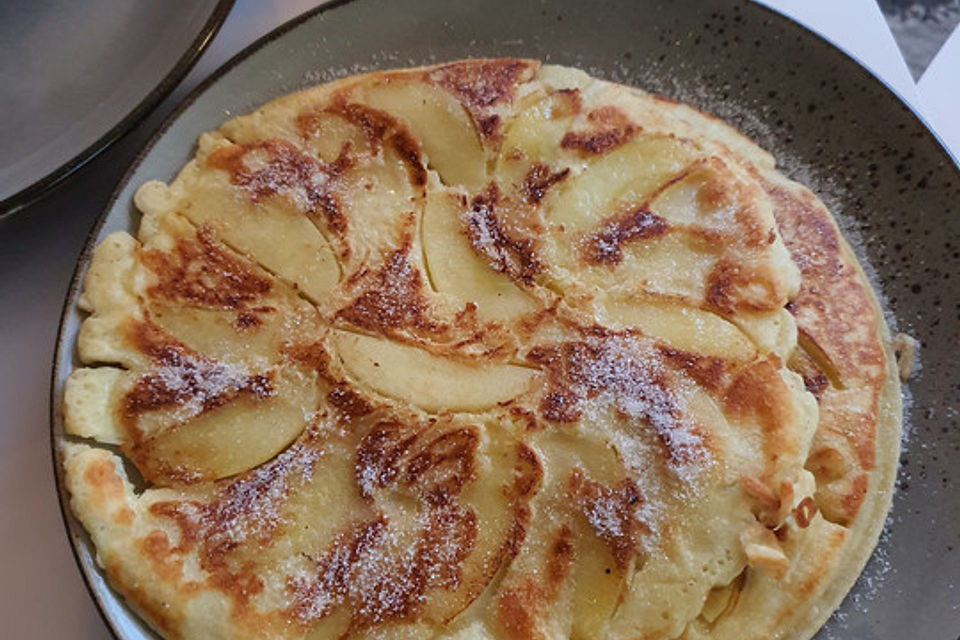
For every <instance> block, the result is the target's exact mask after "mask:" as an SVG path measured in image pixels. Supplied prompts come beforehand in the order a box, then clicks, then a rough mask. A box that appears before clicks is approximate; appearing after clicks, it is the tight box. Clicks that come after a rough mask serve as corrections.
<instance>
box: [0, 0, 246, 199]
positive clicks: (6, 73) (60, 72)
mask: <svg viewBox="0 0 960 640" xmlns="http://www.w3.org/2000/svg"><path fill="white" fill-rule="evenodd" d="M232 6H233V0H137V1H136V2H129V1H128V0H85V1H84V2H76V1H75V0H4V2H2V3H0V82H2V84H3V93H2V94H0V114H2V118H0V140H3V144H2V145H0V217H3V216H4V215H6V214H8V213H12V212H13V211H16V210H17V209H20V208H22V207H24V206H26V205H28V204H30V202H32V201H33V200H35V199H36V198H38V197H40V196H41V195H43V194H44V193H46V192H47V191H48V190H49V189H50V188H51V187H53V186H54V185H56V184H57V183H59V182H60V181H61V180H63V179H64V178H65V177H67V176H68V175H70V174H71V173H73V172H74V171H75V170H77V169H79V168H80V167H81V166H83V164H85V163H86V162H87V161H89V160H90V159H91V158H93V157H94V156H96V155H97V154H98V153H100V152H101V151H103V150H104V149H105V148H107V147H108V146H109V145H110V144H111V143H112V142H113V141H115V140H117V139H118V138H119V137H120V136H122V135H123V134H124V133H126V132H127V131H129V130H130V129H131V128H132V127H133V126H134V125H135V124H137V123H138V122H140V120H141V119H142V118H143V117H145V116H146V115H147V114H148V113H149V112H150V110H151V109H153V107H155V106H156V105H157V103H159V102H160V100H162V99H163V98H164V97H165V96H166V95H167V94H168V93H170V91H172V90H173V88H174V87H175V86H177V83H178V82H180V80H181V79H183V76H185V75H186V73H187V72H188V71H189V70H190V69H191V68H192V67H193V64H194V62H196V61H197V59H198V58H199V57H200V54H201V53H203V51H204V49H205V48H206V46H207V44H208V43H209V42H210V40H211V39H212V38H213V35H214V34H215V33H216V32H217V29H219V28H220V25H221V24H223V21H224V19H225V18H226V17H227V14H228V13H229V12H230V7H232Z"/></svg>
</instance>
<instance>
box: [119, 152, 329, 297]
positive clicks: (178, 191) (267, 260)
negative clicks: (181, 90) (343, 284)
mask: <svg viewBox="0 0 960 640" xmlns="http://www.w3.org/2000/svg"><path fill="white" fill-rule="evenodd" d="M227 146H230V143H229V142H227V141H226V140H224V139H222V138H219V139H217V138H215V137H214V136H212V135H210V134H205V135H204V136H202V137H201V141H200V152H199V154H198V159H197V160H193V161H191V162H190V163H189V164H187V166H186V167H184V169H183V171H181V172H180V175H179V176H178V177H177V179H176V180H175V181H174V182H173V183H172V184H171V185H170V186H169V187H167V185H164V184H163V183H161V182H156V181H151V182H147V183H146V184H144V185H143V186H142V187H140V189H139V190H138V191H137V194H136V196H135V202H136V205H137V207H138V208H139V209H140V210H141V211H143V212H144V213H145V214H148V215H151V214H160V213H163V212H169V211H179V212H180V213H182V214H183V215H184V216H186V217H187V218H188V219H189V220H190V221H191V222H193V223H194V224H196V225H198V226H199V225H208V226H210V227H212V228H213V229H214V231H215V232H216V233H217V236H218V237H219V238H221V239H222V240H223V241H224V242H226V243H227V244H228V245H230V246H231V247H233V248H234V249H236V250H237V251H240V252H241V253H245V254H248V255H250V256H251V257H252V258H253V259H254V260H256V261H257V262H259V263H260V264H261V265H263V266H264V267H265V268H266V269H267V270H268V271H271V272H273V273H275V274H277V275H278V276H280V277H281V278H283V279H285V280H287V281H289V282H292V283H294V284H295V285H296V286H297V287H298V288H300V289H301V290H302V291H303V292H304V293H305V294H306V295H307V296H308V297H310V298H311V299H312V300H314V301H319V300H322V299H323V297H324V296H325V295H326V294H327V292H329V291H330V289H332V288H333V287H334V286H335V285H336V284H337V282H338V281H339V279H340V267H339V265H338V263H337V258H336V256H335V255H334V253H333V251H332V249H331V247H330V244H329V243H328V242H327V240H326V238H324V236H323V235H322V234H321V233H320V231H319V230H318V229H317V227H316V226H314V224H313V223H312V222H311V221H310V220H309V219H308V218H307V217H306V216H305V215H303V213H302V212H300V211H297V210H296V208H295V207H294V205H293V204H291V203H290V202H288V201H287V200H286V199H285V198H277V197H271V198H264V199H262V200H259V201H257V202H254V201H253V200H251V198H249V197H247V194H246V193H244V192H243V191H242V190H241V189H239V188H237V187H236V186H234V185H232V184H231V183H230V176H229V174H228V173H226V172H224V171H219V170H217V169H213V168H210V167H207V166H206V164H205V158H206V157H207V156H208V155H209V154H210V153H212V152H213V151H215V150H216V149H220V148H224V147H227Z"/></svg>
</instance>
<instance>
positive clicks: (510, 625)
mask: <svg viewBox="0 0 960 640" xmlns="http://www.w3.org/2000/svg"><path fill="white" fill-rule="evenodd" d="M543 600H544V595H543V592H542V590H541V588H540V587H539V586H538V585H537V584H536V582H534V580H533V578H529V577H528V578H527V579H526V580H524V581H523V582H522V583H521V584H519V585H516V586H513V587H509V588H506V589H503V590H502V591H501V592H500V595H499V597H498V598H497V621H498V622H499V623H500V625H501V626H502V627H503V629H504V631H506V634H507V637H508V638H510V639H511V640H535V639H537V638H540V634H539V633H537V621H538V619H539V616H540V609H541V608H542V607H543V604H544V603H543Z"/></svg>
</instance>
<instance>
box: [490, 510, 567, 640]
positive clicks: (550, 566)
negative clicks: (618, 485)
mask: <svg viewBox="0 0 960 640" xmlns="http://www.w3.org/2000/svg"><path fill="white" fill-rule="evenodd" d="M575 551H576V549H575V547H574V538H573V531H572V530H571V529H570V527H569V526H568V525H566V524H565V525H563V526H561V527H560V529H558V530H557V531H556V533H554V534H553V535H552V536H551V539H550V542H549V545H548V546H547V548H546V550H545V551H544V553H545V558H544V559H543V562H544V567H543V571H542V573H536V574H528V575H524V576H521V577H520V578H519V579H516V580H515V581H514V582H513V584H510V585H507V586H504V587H502V588H501V590H500V593H499V595H498V597H497V611H496V615H497V622H499V623H500V626H501V627H502V628H503V630H504V631H505V632H506V636H507V637H508V638H511V639H513V640H532V639H535V638H543V637H544V636H543V634H542V633H541V631H540V627H541V623H542V622H543V620H542V619H543V616H544V615H545V613H546V612H545V609H546V608H547V607H548V606H549V605H550V603H551V602H552V601H553V600H555V599H556V597H557V595H558V594H559V593H560V590H561V588H562V587H563V584H564V582H565V581H566V579H567V576H568V575H569V573H570V567H571V565H572V563H573V560H574V554H575Z"/></svg>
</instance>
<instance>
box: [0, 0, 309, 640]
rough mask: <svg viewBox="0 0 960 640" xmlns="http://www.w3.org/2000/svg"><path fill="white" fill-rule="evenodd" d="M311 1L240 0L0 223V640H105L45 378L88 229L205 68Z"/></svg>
mask: <svg viewBox="0 0 960 640" xmlns="http://www.w3.org/2000/svg"><path fill="white" fill-rule="evenodd" d="M316 4H319V3H318V1H317V0H237V2H236V4H235V6H234V7H233V10H232V11H231V13H230V15H229V17H228V18H227V20H226V22H225V23H224V25H223V27H222V29H221V31H220V33H219V34H218V35H217V37H216V38H215V39H214V41H213V43H212V44H211V45H210V48H209V49H208V50H207V51H206V52H205V53H204V54H203V56H202V58H201V59H200V61H199V62H198V63H197V66H196V67H195V68H194V69H193V71H192V72H191V73H190V74H189V75H188V76H187V77H186V78H185V79H184V81H183V82H182V83H181V84H180V86H178V87H177V89H176V90H175V91H174V92H173V93H172V94H171V95H170V96H168V97H167V99H166V100H164V101H163V102H162V103H161V104H160V106H159V107H158V108H157V109H156V110H155V111H154V112H153V113H152V114H151V115H150V116H149V117H148V118H147V119H146V120H145V121H144V122H142V123H141V124H140V125H139V126H137V127H136V128H135V129H134V130H133V131H132V132H130V133H129V134H127V136H125V137H124V138H123V139H122V140H121V141H120V142H119V143H117V144H116V145H115V146H113V147H111V148H110V149H109V150H107V151H106V152H104V153H103V154H102V155H100V156H99V157H98V158H96V159H95V160H94V161H92V162H90V163H89V164H88V165H87V166H86V167H84V168H83V169H81V170H80V171H78V172H77V173H75V174H74V175H73V176H71V177H70V178H68V179H67V180H66V181H65V182H63V183H62V184H61V185H59V186H58V187H57V188H56V189H55V190H54V192H52V193H50V194H49V195H48V196H47V197H45V198H43V199H42V200H40V201H38V202H36V203H34V204H33V205H31V206H30V207H28V208H26V209H24V210H22V211H20V212H18V213H16V214H14V215H12V216H9V217H8V218H6V219H3V220H0V305H2V306H0V309H2V315H0V407H2V408H3V416H4V418H3V420H2V422H0V507H2V509H3V513H4V515H3V516H2V517H0V637H3V638H11V639H13V638H15V639H17V640H23V639H28V638H29V639H32V638H70V639H75V640H83V639H88V638H89V639H93V638H97V639H104V638H109V637H110V633H109V631H108V630H107V628H106V627H105V626H104V624H103V622H102V621H101V619H100V616H99V615H98V613H97V610H96V608H95V607H94V604H93V601H92V600H91V599H90V596H89V595H88V594H87V590H86V588H85V587H84V584H83V581H82V579H81V577H80V573H79V571H78V570H77V568H76V564H75V563H74V560H73V556H72V554H71V551H70V545H69V542H68V540H67V536H66V534H65V532H64V528H63V523H62V521H61V518H60V512H59V508H58V506H57V496H56V489H55V487H54V480H53V473H52V467H51V465H52V463H51V457H50V439H49V419H48V415H49V412H48V411H49V379H50V366H51V361H52V358H53V349H54V343H55V340H56V335H57V324H58V322H59V317H60V308H61V307H62V305H63V300H64V296H65V295H66V292H67V287H68V286H69V283H70V276H71V274H72V272H73V268H74V265H75V264H76V261H77V257H78V256H79V255H80V252H81V250H82V249H83V243H84V240H85V239H86V236H87V232H88V230H89V229H90V227H91V226H92V225H93V222H94V220H95V219H96V217H97V215H98V214H99V213H100V212H101V211H102V210H103V208H104V206H105V205H106V203H107V201H108V199H109V197H110V194H111V192H112V191H113V189H114V187H115V186H116V184H117V182H118V181H119V180H120V178H121V177H122V176H123V174H124V173H125V172H126V170H127V168H128V167H129V166H130V164H131V162H132V161H133V159H134V158H135V157H136V155H137V153H138V151H139V150H140V149H141V148H142V147H143V145H144V144H145V143H146V141H147V140H148V139H149V138H150V136H151V134H152V133H153V132H154V131H155V130H156V128H157V127H158V126H159V124H160V123H161V122H162V121H163V119H164V117H166V116H167V114H169V113H170V112H171V110H173V109H174V107H175V106H176V105H177V104H178V103H179V102H180V101H181V100H182V99H183V98H184V97H185V96H186V94H187V93H189V91H190V90H192V89H193V88H194V87H195V86H196V85H197V84H199V83H200V82H201V81H202V80H203V79H204V78H205V77H206V76H208V75H209V74H210V73H211V72H212V71H213V70H214V69H216V68H217V67H219V66H220V65H221V64H222V63H224V62H226V61H227V60H228V59H229V58H230V57H231V56H233V55H234V54H235V53H237V52H238V51H240V50H241V49H242V48H243V47H245V46H246V45H247V44H249V43H251V42H253V41H254V40H255V39H256V38H258V37H260V36H261V35H263V34H264V33H266V32H268V31H270V30H271V29H273V28H274V27H275V26H277V25H279V24H282V23H283V22H285V21H287V20H288V19H290V18H292V17H294V16H296V15H298V14H299V13H301V12H303V11H305V10H307V9H309V8H310V7H312V6H315V5H316Z"/></svg>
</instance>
